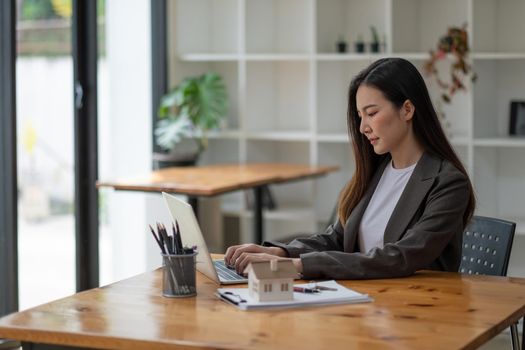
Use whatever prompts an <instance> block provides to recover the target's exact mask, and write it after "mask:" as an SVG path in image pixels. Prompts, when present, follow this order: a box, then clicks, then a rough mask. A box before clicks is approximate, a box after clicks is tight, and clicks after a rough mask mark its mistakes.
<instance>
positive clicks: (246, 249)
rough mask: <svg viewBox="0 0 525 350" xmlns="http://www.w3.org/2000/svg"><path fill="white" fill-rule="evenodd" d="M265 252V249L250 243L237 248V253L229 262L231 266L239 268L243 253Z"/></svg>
mask: <svg viewBox="0 0 525 350" xmlns="http://www.w3.org/2000/svg"><path fill="white" fill-rule="evenodd" d="M262 251H264V247H262V246H259V245H256V244H253V243H248V244H242V245H240V246H237V248H236V249H235V251H234V252H233V254H232V256H231V257H230V260H229V262H228V264H229V265H236V266H237V263H236V261H237V259H238V258H239V257H240V256H241V254H243V253H260V252H262Z"/></svg>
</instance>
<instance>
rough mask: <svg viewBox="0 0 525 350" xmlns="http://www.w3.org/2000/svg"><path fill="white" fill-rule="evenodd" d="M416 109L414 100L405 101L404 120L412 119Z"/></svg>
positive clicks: (402, 108) (402, 113)
mask: <svg viewBox="0 0 525 350" xmlns="http://www.w3.org/2000/svg"><path fill="white" fill-rule="evenodd" d="M415 111H416V107H415V106H414V104H413V103H412V101H410V100H406V101H405V102H403V106H401V115H402V116H403V119H404V120H406V121H409V120H412V118H413V117H414V112H415Z"/></svg>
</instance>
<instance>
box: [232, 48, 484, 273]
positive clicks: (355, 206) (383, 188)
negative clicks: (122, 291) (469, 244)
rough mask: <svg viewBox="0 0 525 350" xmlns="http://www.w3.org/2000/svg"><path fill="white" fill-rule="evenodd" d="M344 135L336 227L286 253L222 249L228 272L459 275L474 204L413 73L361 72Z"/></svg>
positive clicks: (398, 65)
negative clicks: (344, 168) (351, 165)
mask: <svg viewBox="0 0 525 350" xmlns="http://www.w3.org/2000/svg"><path fill="white" fill-rule="evenodd" d="M348 128H349V133H350V136H351V139H352V144H353V151H354V158H355V167H356V170H355V174H354V176H353V177H352V179H351V180H350V181H349V182H348V184H347V185H346V186H345V188H344V189H343V191H342V192H341V194H340V197H339V203H338V220H337V221H336V222H335V223H334V224H333V225H331V226H330V227H329V228H328V229H327V230H326V232H325V233H323V234H317V235H314V236H312V237H309V238H301V239H296V240H294V241H292V242H291V243H289V244H281V243H277V242H265V243H264V246H259V245H255V244H243V245H237V246H232V247H229V248H228V250H227V251H226V256H225V260H226V263H227V264H229V265H234V266H235V268H236V269H237V271H238V272H243V271H244V269H245V268H246V266H247V265H248V263H249V262H252V261H261V260H271V259H275V258H276V257H277V258H279V259H291V260H292V261H293V263H294V265H295V267H296V269H297V271H298V272H299V273H301V274H302V276H303V278H309V279H311V278H334V279H363V278H388V277H401V276H408V275H411V274H413V273H414V272H415V271H417V270H420V269H434V270H443V271H457V269H458V267H459V263H460V256H461V242H462V233H463V229H464V228H465V226H466V225H467V223H468V222H469V220H470V218H471V216H472V214H473V212H474V208H475V198H474V193H473V189H472V185H471V182H470V180H469V178H468V175H467V172H466V171H465V168H464V167H463V165H462V164H461V161H460V160H459V159H458V157H457V156H456V154H455V153H454V150H453V149H452V147H451V146H450V144H449V143H448V141H447V139H446V137H445V134H444V133H443V130H442V128H441V125H440V123H439V121H438V118H437V115H436V112H435V110H434V108H433V106H432V102H431V100H430V96H429V94H428V90H427V88H426V86H425V83H424V81H423V78H422V77H421V75H420V74H419V72H418V71H417V69H416V68H415V67H414V66H413V65H412V64H411V63H410V62H408V61H406V60H403V59H400V58H385V59H381V60H378V61H376V62H374V63H372V64H371V65H370V66H369V67H368V68H366V69H364V70H363V71H362V72H360V73H359V74H358V75H357V76H356V77H355V78H354V79H353V81H352V82H351V84H350V88H349V93H348Z"/></svg>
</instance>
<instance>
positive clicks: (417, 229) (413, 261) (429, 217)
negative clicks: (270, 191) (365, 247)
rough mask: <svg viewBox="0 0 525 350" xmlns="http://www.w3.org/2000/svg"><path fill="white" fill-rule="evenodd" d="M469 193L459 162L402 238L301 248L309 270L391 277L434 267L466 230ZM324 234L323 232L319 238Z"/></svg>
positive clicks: (312, 274)
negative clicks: (375, 244)
mask: <svg viewBox="0 0 525 350" xmlns="http://www.w3.org/2000/svg"><path fill="white" fill-rule="evenodd" d="M449 170H450V169H449ZM468 199H469V186H468V180H467V178H466V177H465V176H464V175H463V174H462V173H460V172H459V171H457V170H456V169H455V168H454V171H451V172H448V173H447V174H443V173H442V174H439V175H438V176H437V177H436V178H435V179H434V183H433V185H432V187H431V189H430V191H429V193H428V195H427V197H426V199H425V200H423V202H422V204H421V205H420V208H419V210H422V213H421V216H420V217H419V219H418V220H416V222H415V223H414V224H413V225H412V226H411V227H410V228H409V229H407V230H406V232H405V233H404V234H403V235H402V237H401V238H400V239H399V240H398V241H397V242H394V243H388V244H385V245H384V247H383V248H375V249H372V250H370V251H369V252H367V253H352V252H344V251H341V250H340V249H337V250H336V249H331V248H329V249H324V251H316V252H314V251H310V252H304V253H301V254H300V258H301V262H302V265H303V276H304V278H334V279H365V278H391V277H402V276H408V275H411V274H413V273H414V272H415V271H417V270H419V269H424V268H428V266H430V265H431V263H432V262H433V261H435V260H436V259H437V258H438V257H439V256H440V254H441V253H442V251H443V250H444V249H445V247H446V246H447V244H449V242H451V241H452V240H453V239H454V237H455V236H456V235H458V234H459V235H461V234H462V232H463V228H464V224H463V215H464V212H465V210H466V206H467V203H468ZM334 231H335V230H334ZM332 234H334V233H332ZM329 237H333V236H332V235H330V236H329ZM318 240H319V238H317V239H315V240H314V241H316V242H317V241H318ZM335 241H336V240H329V242H335ZM307 242H308V241H307ZM326 242H327V243H326V244H325V247H331V246H330V245H329V244H328V240H327V241H326ZM299 243H301V242H299ZM296 244H297V243H296ZM318 244H319V245H313V244H312V245H309V247H322V245H321V243H318ZM334 246H335V245H334ZM319 250H320V249H319Z"/></svg>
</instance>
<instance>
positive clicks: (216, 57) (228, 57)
mask: <svg viewBox="0 0 525 350" xmlns="http://www.w3.org/2000/svg"><path fill="white" fill-rule="evenodd" d="M239 58H240V55H238V54H235V53H223V54H220V53H192V54H184V55H179V59H180V60H181V61H183V62H228V61H238V60H239Z"/></svg>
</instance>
